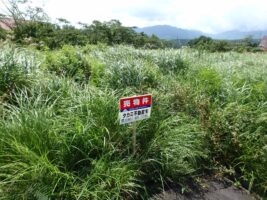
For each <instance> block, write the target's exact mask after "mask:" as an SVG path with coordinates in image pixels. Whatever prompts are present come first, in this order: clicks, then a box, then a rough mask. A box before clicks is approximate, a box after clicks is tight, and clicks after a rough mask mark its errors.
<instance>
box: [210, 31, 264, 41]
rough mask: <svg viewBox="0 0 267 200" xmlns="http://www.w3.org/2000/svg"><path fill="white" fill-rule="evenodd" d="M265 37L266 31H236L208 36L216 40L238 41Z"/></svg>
mask: <svg viewBox="0 0 267 200" xmlns="http://www.w3.org/2000/svg"><path fill="white" fill-rule="evenodd" d="M265 35H267V30H265V31H248V32H242V31H238V30H233V31H227V32H223V33H218V34H213V35H212V34H210V35H208V36H210V37H212V38H214V39H218V40H240V39H244V38H245V37H248V36H251V37H252V38H253V39H261V38H263V36H265Z"/></svg>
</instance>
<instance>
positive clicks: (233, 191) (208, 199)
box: [152, 180, 257, 200]
mask: <svg viewBox="0 0 267 200" xmlns="http://www.w3.org/2000/svg"><path fill="white" fill-rule="evenodd" d="M205 185H206V187H205V189H203V191H202V192H195V193H192V194H188V195H181V194H179V193H177V192H176V191H175V190H169V191H166V192H164V193H162V194H159V195H156V196H155V197H153V198H152V199H153V200H257V198H255V197H254V196H252V195H250V194H248V193H247V192H245V191H243V190H241V189H238V188H236V187H234V186H231V185H229V184H226V183H225V182H223V181H219V180H212V181H210V180H209V181H206V182H205Z"/></svg>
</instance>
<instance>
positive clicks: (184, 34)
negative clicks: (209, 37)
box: [135, 25, 204, 40]
mask: <svg viewBox="0 0 267 200" xmlns="http://www.w3.org/2000/svg"><path fill="white" fill-rule="evenodd" d="M135 31H136V32H138V33H140V32H144V33H146V34H147V35H152V34H154V35H156V36H158V37H159V38H161V39H166V40H171V39H177V38H179V39H194V38H197V37H199V36H201V35H203V34H204V33H202V32H201V31H196V30H187V29H181V28H177V27H174V26H169V25H157V26H149V27H144V28H136V29H135Z"/></svg>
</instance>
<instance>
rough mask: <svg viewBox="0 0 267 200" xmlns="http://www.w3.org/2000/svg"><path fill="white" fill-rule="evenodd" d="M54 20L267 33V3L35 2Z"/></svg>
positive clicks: (166, 0)
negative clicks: (111, 21) (40, 4)
mask: <svg viewBox="0 0 267 200" xmlns="http://www.w3.org/2000/svg"><path fill="white" fill-rule="evenodd" d="M32 1H33V2H39V3H40V2H41V3H42V4H43V6H44V8H45V11H46V12H47V13H48V15H49V16H50V17H51V18H52V19H56V18H59V17H62V18H66V19H68V20H69V21H71V22H72V23H77V22H84V23H91V22H92V21H93V20H100V21H108V20H111V19H119V20H120V21H121V22H122V23H123V25H126V26H138V27H143V26H151V25H159V24H161V25H162V24H167V25H172V26H176V27H180V28H187V29H197V30H201V31H204V32H209V33H218V32H222V31H227V30H233V29H238V30H242V31H249V30H267V0H183V1H182V0H32Z"/></svg>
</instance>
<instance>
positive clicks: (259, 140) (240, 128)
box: [210, 103, 267, 192]
mask: <svg viewBox="0 0 267 200" xmlns="http://www.w3.org/2000/svg"><path fill="white" fill-rule="evenodd" d="M266 116H267V115H266V112H264V110H262V109H261V108H258V109H257V108H256V107H253V106H252V105H249V104H248V105H238V104H237V103H230V104H228V105H227V106H226V107H225V108H224V109H218V110H217V111H216V112H214V113H213V114H212V116H211V125H212V126H211V127H210V128H211V130H212V136H211V138H212V141H213V148H214V150H213V151H212V152H213V156H214V157H215V158H216V159H217V160H219V161H220V162H221V163H223V164H224V165H225V166H227V168H229V169H234V173H235V174H234V176H237V177H239V178H240V179H241V180H242V181H244V182H243V185H246V187H247V188H249V190H251V189H256V190H258V191H261V192H263V191H266V189H267V182H266V180H267V173H266V170H265V167H264V166H266V165H267V159H266V155H267V151H266V138H265V136H266V134H267V132H266V130H267V123H266V122H267V121H266Z"/></svg>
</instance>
